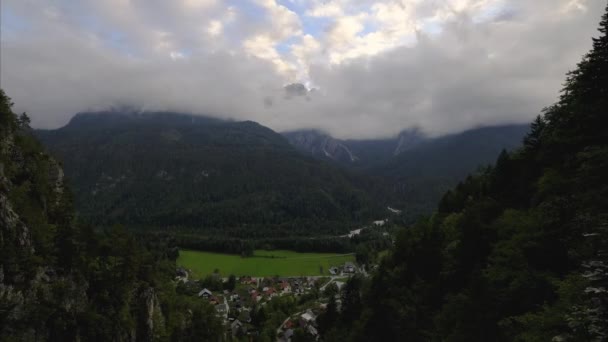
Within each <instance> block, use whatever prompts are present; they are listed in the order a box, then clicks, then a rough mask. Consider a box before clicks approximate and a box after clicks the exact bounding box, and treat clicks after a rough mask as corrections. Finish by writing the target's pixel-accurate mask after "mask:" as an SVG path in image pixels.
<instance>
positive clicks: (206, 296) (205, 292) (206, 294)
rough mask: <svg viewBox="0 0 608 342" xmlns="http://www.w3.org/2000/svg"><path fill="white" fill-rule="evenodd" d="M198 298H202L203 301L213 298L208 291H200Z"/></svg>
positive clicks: (211, 293)
mask: <svg viewBox="0 0 608 342" xmlns="http://www.w3.org/2000/svg"><path fill="white" fill-rule="evenodd" d="M198 296H199V297H203V298H205V299H209V298H210V297H211V296H213V292H211V291H209V289H202V290H201V291H200V292H199V293H198Z"/></svg>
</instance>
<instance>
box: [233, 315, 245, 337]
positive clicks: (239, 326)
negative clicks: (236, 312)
mask: <svg viewBox="0 0 608 342" xmlns="http://www.w3.org/2000/svg"><path fill="white" fill-rule="evenodd" d="M230 330H231V331H232V337H237V336H239V335H243V334H244V333H245V327H244V326H243V323H241V321H239V320H238V319H236V320H234V321H233V322H232V323H231V324H230Z"/></svg>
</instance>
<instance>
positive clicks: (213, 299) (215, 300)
mask: <svg viewBox="0 0 608 342" xmlns="http://www.w3.org/2000/svg"><path fill="white" fill-rule="evenodd" d="M220 302H221V301H220V299H219V298H217V297H216V296H211V297H209V304H211V305H216V304H219V303H220Z"/></svg>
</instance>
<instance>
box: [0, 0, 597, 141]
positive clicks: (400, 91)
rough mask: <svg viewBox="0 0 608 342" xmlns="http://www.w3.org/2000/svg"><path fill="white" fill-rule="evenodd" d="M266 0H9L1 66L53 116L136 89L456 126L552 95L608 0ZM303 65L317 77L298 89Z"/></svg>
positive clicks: (183, 103)
mask: <svg viewBox="0 0 608 342" xmlns="http://www.w3.org/2000/svg"><path fill="white" fill-rule="evenodd" d="M251 1H255V4H250V5H251V6H257V7H256V10H254V11H251V12H248V11H247V10H246V7H240V5H239V4H241V3H237V4H235V5H229V4H227V3H225V2H222V1H210V0H209V1H206V0H201V1H194V0H179V1H168V2H165V1H150V0H105V1H96V0H82V1H78V2H73V1H71V0H36V1H35V0H3V1H2V6H3V11H2V16H3V17H2V19H3V21H2V22H3V34H2V37H0V39H1V41H0V43H1V44H2V49H1V50H0V54H1V57H2V58H1V63H2V64H1V65H0V67H1V70H2V72H1V73H0V82H1V85H2V87H3V88H5V90H6V91H7V93H8V94H9V95H10V96H12V97H13V99H14V102H16V103H17V105H18V108H17V109H18V110H26V111H28V112H29V113H30V115H31V117H32V118H33V123H34V125H36V126H38V127H57V126H59V125H62V124H65V123H66V122H67V120H68V119H69V118H70V117H71V115H73V114H74V113H76V112H78V111H83V110H87V109H99V108H103V107H109V106H112V105H115V104H129V105H136V106H145V107H146V108H148V109H168V110H176V111H187V112H192V113H202V114H208V115H215V116H219V117H231V118H236V119H249V120H255V121H259V122H260V123H262V124H265V125H269V126H270V127H272V128H273V129H276V130H291V129H297V128H322V129H324V130H327V131H329V132H330V133H333V134H335V135H337V136H340V137H377V136H387V135H391V134H396V133H397V132H398V131H399V130H401V129H404V128H408V127H413V126H417V127H420V128H422V129H423V130H425V131H427V132H430V133H431V134H442V133H446V132H454V131H458V130H463V129H466V128H470V127H472V126H477V125H488V124H497V123H511V122H526V121H529V120H530V119H531V118H532V117H533V116H534V115H536V114H538V112H539V110H540V109H541V108H542V107H543V106H546V105H549V104H551V103H552V102H553V101H554V100H555V99H556V96H557V93H558V90H559V88H560V85H561V84H562V81H563V79H564V74H565V72H566V71H568V70H569V69H572V68H573V67H574V66H575V64H576V62H578V60H579V59H580V57H581V55H582V54H583V53H585V52H586V51H587V50H588V49H589V47H590V46H591V43H590V39H589V38H590V36H591V35H595V33H596V31H595V28H596V27H597V23H598V22H599V18H600V16H601V13H602V11H603V7H604V5H605V3H604V2H603V1H600V0H535V1H529V0H510V1H507V0H445V1H426V0H425V1H422V0H408V1H397V0H382V1H380V0H379V1H372V0H358V1H354V0H334V1H317V0H315V1H312V2H306V1H300V0H293V1H294V2H293V5H294V6H296V5H297V6H304V7H303V8H304V11H303V12H301V13H303V14H301V17H300V16H298V14H297V13H296V12H294V11H292V10H290V9H288V8H287V7H286V6H284V5H282V4H281V3H278V2H277V1H275V0H251ZM5 9H10V11H6V10H5ZM258 9H259V11H258ZM9 12H10V15H11V18H8V17H7V13H9ZM298 13H300V12H298ZM7 19H10V21H8V20H7ZM7 22H12V24H11V25H7V26H4V24H5V23H7ZM15 22H17V24H14V23H15ZM310 25H322V26H316V27H313V28H314V30H312V31H308V30H311V29H310ZM296 81H301V82H306V83H307V84H310V85H312V86H314V87H315V88H317V89H318V91H316V92H314V93H311V94H310V95H309V98H310V100H307V99H306V98H305V97H294V98H291V99H285V98H284V96H283V89H282V87H283V85H285V84H286V83H291V82H296ZM266 98H272V103H273V105H272V106H268V105H266V106H265V105H264V99H266ZM266 103H269V102H268V101H266Z"/></svg>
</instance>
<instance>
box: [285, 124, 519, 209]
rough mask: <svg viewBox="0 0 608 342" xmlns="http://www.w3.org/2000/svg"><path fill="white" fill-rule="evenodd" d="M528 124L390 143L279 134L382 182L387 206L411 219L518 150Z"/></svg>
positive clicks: (409, 136)
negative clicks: (472, 175)
mask: <svg viewBox="0 0 608 342" xmlns="http://www.w3.org/2000/svg"><path fill="white" fill-rule="evenodd" d="M527 130H528V125H502V126H492V127H481V128H475V129H471V130H467V131H464V132H461V133H456V134H450V135H446V136H441V137H436V138H429V137H425V136H424V135H423V134H422V133H420V132H419V131H417V130H408V131H403V132H402V133H401V134H399V136H397V137H395V138H392V139H378V140H339V139H334V138H332V137H331V136H329V135H327V134H323V133H320V132H317V131H310V130H309V131H295V132H288V133H283V135H284V136H285V137H286V138H287V140H288V141H289V142H290V143H291V144H292V145H293V146H295V147H296V148H297V149H298V150H299V151H301V152H302V153H304V154H306V155H310V156H313V157H315V158H319V159H324V160H328V161H331V162H333V163H335V164H337V165H340V166H342V167H345V168H347V169H351V170H356V171H357V172H359V173H362V174H367V175H370V176H373V177H376V178H379V179H382V180H383V181H384V183H385V184H386V189H387V195H389V196H390V197H391V199H392V201H391V204H392V205H393V206H394V207H396V208H399V209H401V210H403V212H404V217H405V218H407V219H408V220H412V219H414V218H416V217H418V216H420V215H424V214H429V213H431V212H432V211H433V208H434V207H435V205H436V203H437V201H439V199H440V198H441V196H442V195H443V193H445V192H446V191H447V190H448V189H450V188H451V187H453V186H455V185H456V184H457V183H458V181H460V180H461V179H463V178H464V177H466V175H468V174H470V173H472V172H475V171H476V170H477V169H478V168H479V167H480V166H486V165H489V164H490V163H492V162H494V160H495V159H496V155H498V153H500V151H501V150H503V149H507V150H512V149H515V148H518V147H520V146H521V142H522V139H523V137H524V136H525V134H526V132H527Z"/></svg>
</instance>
